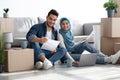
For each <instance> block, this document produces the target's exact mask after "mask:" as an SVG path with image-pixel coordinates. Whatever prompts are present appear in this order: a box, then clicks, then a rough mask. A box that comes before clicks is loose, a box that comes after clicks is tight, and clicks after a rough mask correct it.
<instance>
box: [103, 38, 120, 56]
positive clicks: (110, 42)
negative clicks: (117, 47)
mask: <svg viewBox="0 0 120 80" xmlns="http://www.w3.org/2000/svg"><path fill="white" fill-rule="evenodd" d="M115 43H120V38H108V37H101V51H102V52H103V53H104V54H106V55H112V54H115V51H114V44H115Z"/></svg>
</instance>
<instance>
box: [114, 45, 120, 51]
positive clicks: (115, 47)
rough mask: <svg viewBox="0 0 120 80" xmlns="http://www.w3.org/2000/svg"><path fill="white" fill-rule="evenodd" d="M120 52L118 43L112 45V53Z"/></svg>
mask: <svg viewBox="0 0 120 80" xmlns="http://www.w3.org/2000/svg"><path fill="white" fill-rule="evenodd" d="M119 50H120V43H115V44H114V52H115V53H116V52H118V51H119Z"/></svg>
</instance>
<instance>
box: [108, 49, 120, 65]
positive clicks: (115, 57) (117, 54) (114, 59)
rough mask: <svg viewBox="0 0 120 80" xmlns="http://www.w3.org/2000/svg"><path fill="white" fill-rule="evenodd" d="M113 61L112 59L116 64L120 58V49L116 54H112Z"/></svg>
mask: <svg viewBox="0 0 120 80" xmlns="http://www.w3.org/2000/svg"><path fill="white" fill-rule="evenodd" d="M110 57H111V61H112V64H116V62H117V61H118V60H119V57H120V50H119V51H118V52H117V53H116V54H114V55H111V56H110Z"/></svg>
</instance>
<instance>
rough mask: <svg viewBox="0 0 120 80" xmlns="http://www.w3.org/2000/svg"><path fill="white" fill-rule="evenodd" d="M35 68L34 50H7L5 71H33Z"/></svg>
mask: <svg viewBox="0 0 120 80" xmlns="http://www.w3.org/2000/svg"><path fill="white" fill-rule="evenodd" d="M33 68H34V51H33V49H21V48H13V49H10V50H5V70H4V71H7V72H14V71H23V70H31V69H33Z"/></svg>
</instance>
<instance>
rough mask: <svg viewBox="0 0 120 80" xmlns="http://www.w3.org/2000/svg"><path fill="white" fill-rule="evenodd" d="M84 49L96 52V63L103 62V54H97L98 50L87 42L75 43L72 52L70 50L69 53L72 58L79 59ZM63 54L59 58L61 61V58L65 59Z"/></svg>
mask: <svg viewBox="0 0 120 80" xmlns="http://www.w3.org/2000/svg"><path fill="white" fill-rule="evenodd" d="M84 50H87V51H88V52H90V53H96V54H98V56H97V60H96V63H97V64H104V63H105V61H104V56H102V55H99V51H98V50H97V49H96V48H94V47H93V46H91V45H90V44H89V43H88V42H83V43H79V44H77V45H75V47H74V52H72V53H71V54H70V55H71V56H72V57H73V59H75V60H76V61H79V60H80V55H81V54H82V52H83V51H84ZM65 59H66V58H65V56H64V57H63V58H62V59H61V61H62V62H63V60H65Z"/></svg>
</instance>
